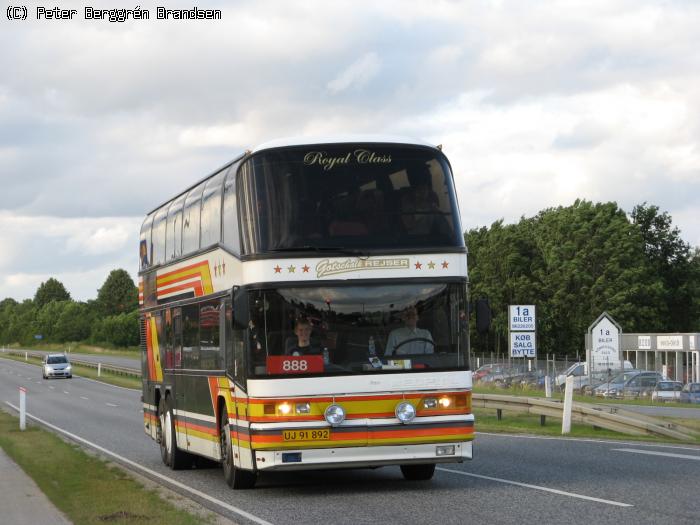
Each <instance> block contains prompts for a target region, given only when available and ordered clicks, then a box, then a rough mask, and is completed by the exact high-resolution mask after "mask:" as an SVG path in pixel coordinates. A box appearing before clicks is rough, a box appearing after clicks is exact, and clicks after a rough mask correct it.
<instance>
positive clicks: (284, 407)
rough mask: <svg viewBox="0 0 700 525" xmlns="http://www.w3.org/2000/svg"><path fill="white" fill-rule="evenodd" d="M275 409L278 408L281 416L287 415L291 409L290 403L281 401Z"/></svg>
mask: <svg viewBox="0 0 700 525" xmlns="http://www.w3.org/2000/svg"><path fill="white" fill-rule="evenodd" d="M277 410H279V412H280V414H282V415H283V416H288V415H289V413H290V412H291V411H292V405H290V404H289V403H281V404H279V405H277Z"/></svg>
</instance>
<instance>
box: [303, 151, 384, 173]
mask: <svg viewBox="0 0 700 525" xmlns="http://www.w3.org/2000/svg"><path fill="white" fill-rule="evenodd" d="M353 162H355V163H357V164H390V163H391V155H389V154H379V153H376V152H374V151H370V150H368V149H356V150H355V151H348V152H347V153H346V154H344V155H335V156H333V155H329V154H328V153H327V152H325V151H309V152H308V153H307V154H306V155H304V164H306V165H307V166H314V165H317V166H322V167H323V169H324V171H330V170H332V169H333V168H335V167H337V166H347V165H349V164H351V163H353Z"/></svg>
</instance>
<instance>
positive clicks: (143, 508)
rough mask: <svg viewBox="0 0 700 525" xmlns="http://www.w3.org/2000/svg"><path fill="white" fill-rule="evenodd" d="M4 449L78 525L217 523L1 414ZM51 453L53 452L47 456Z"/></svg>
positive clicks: (0, 438) (73, 447)
mask: <svg viewBox="0 0 700 525" xmlns="http://www.w3.org/2000/svg"><path fill="white" fill-rule="evenodd" d="M0 447H2V449H3V450H4V451H5V453H7V455H8V456H10V457H11V458H12V459H13V460H14V461H15V463H17V464H18V465H19V466H20V467H21V468H22V470H24V472H26V473H27V474H28V475H29V476H30V477H31V478H32V479H33V480H34V481H35V482H36V484H37V485H38V486H39V488H40V489H41V490H42V491H43V492H44V494H46V496H47V497H48V498H49V500H51V502H52V503H53V504H54V505H55V506H56V507H58V509H60V510H61V511H62V512H63V513H64V514H65V515H66V516H67V517H68V519H70V520H71V521H72V522H73V523H75V524H76V525H82V524H90V523H120V524H125V525H137V524H144V523H148V524H163V525H165V524H168V525H189V524H192V525H194V524H198V523H215V522H216V516H215V515H214V514H213V513H210V512H206V513H204V514H202V515H197V516H196V515H194V514H191V513H190V512H187V511H185V510H183V509H181V508H178V507H177V506H176V505H175V504H174V503H173V502H169V501H165V500H164V499H162V498H161V497H160V496H159V493H158V491H157V490H156V489H149V488H145V487H144V486H143V485H141V484H140V483H139V482H137V481H136V480H135V479H133V478H132V477H131V476H130V475H129V474H128V473H127V472H125V471H124V470H123V469H121V468H119V467H117V466H114V465H109V464H108V463H106V462H105V461H103V460H101V459H99V458H97V457H94V456H91V455H89V454H87V453H86V452H84V451H83V450H82V449H80V448H79V447H78V446H77V445H74V444H71V443H67V442H65V441H63V440H61V439H60V438H59V437H57V436H55V435H54V434H51V433H50V432H47V431H45V430H43V429H41V428H39V427H36V426H32V425H29V426H27V430H25V431H20V430H19V423H18V420H17V418H16V417H13V416H10V415H9V414H7V413H6V412H3V411H1V410H0ZM49 451H50V452H49Z"/></svg>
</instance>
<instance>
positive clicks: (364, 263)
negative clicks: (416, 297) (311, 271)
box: [316, 259, 409, 277]
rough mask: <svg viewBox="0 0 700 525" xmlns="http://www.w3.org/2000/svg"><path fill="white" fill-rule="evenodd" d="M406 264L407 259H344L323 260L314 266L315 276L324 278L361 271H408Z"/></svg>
mask: <svg viewBox="0 0 700 525" xmlns="http://www.w3.org/2000/svg"><path fill="white" fill-rule="evenodd" d="M408 263H409V261H408V259H367V260H363V259H346V260H345V261H331V260H328V259H324V260H323V261H320V262H319V263H318V264H317V265H316V276H317V277H325V276H327V275H337V274H339V273H347V272H358V271H363V270H405V269H408Z"/></svg>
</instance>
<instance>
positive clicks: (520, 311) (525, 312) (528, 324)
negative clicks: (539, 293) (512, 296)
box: [508, 304, 537, 358]
mask: <svg viewBox="0 0 700 525" xmlns="http://www.w3.org/2000/svg"><path fill="white" fill-rule="evenodd" d="M536 330H537V318H536V316H535V305H534V304H511V305H510V306H509V307H508V332H509V333H510V356H511V357H529V358H536V357H537V343H536V341H537V332H536Z"/></svg>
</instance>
